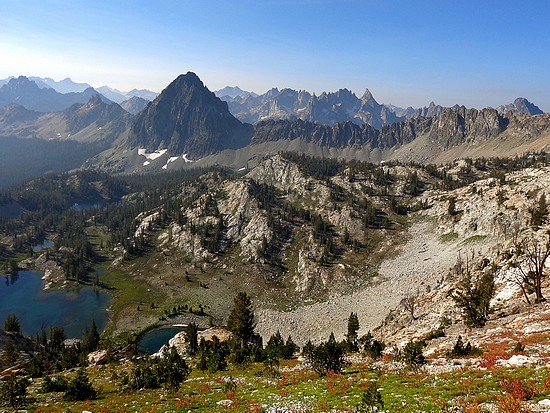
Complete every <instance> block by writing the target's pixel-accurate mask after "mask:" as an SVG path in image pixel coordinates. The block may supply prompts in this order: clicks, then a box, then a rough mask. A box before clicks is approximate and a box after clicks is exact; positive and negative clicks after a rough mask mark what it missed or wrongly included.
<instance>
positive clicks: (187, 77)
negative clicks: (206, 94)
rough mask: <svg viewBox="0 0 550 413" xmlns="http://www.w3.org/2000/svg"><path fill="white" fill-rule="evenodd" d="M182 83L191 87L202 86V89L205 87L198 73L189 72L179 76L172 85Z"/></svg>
mask: <svg viewBox="0 0 550 413" xmlns="http://www.w3.org/2000/svg"><path fill="white" fill-rule="evenodd" d="M176 82H178V83H181V82H184V83H187V84H189V85H192V84H193V85H197V86H200V87H205V86H204V83H202V80H200V78H199V77H198V76H197V74H196V73H194V72H187V73H186V74H181V75H179V76H178V77H177V78H176V80H174V82H172V83H176Z"/></svg>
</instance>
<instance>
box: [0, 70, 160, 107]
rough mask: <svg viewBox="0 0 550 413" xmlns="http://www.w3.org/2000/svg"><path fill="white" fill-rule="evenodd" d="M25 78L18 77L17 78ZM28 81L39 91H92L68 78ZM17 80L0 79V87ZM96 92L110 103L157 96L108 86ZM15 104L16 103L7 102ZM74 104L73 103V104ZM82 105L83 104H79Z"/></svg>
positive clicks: (31, 78) (146, 92)
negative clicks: (122, 90)
mask: <svg viewBox="0 0 550 413" xmlns="http://www.w3.org/2000/svg"><path fill="white" fill-rule="evenodd" d="M21 77H25V76H19V78H21ZM26 78H27V79H28V80H30V81H32V82H34V83H35V84H36V85H37V86H38V87H39V88H40V89H53V90H54V91H56V92H58V93H62V94H67V93H83V92H85V91H86V90H88V89H93V88H92V86H90V85H89V84H88V83H76V82H74V81H72V80H71V79H70V78H66V79H63V80H60V81H55V80H53V79H51V78H49V77H46V78H42V77H36V76H29V77H26ZM13 79H17V78H15V77H13V76H11V77H8V78H7V79H0V87H2V86H4V85H7V84H8V83H9V82H10V81H11V80H13ZM95 90H96V91H97V92H99V93H100V94H101V95H103V96H105V97H106V98H107V99H109V100H110V101H112V102H115V103H122V102H124V101H127V100H129V99H131V98H133V97H139V98H141V99H144V100H147V101H152V100H153V99H155V98H156V97H157V96H158V93H156V92H152V91H150V90H147V89H132V90H131V91H129V92H121V91H119V90H117V89H113V88H110V87H109V86H101V87H98V88H95ZM9 103H17V102H9ZM73 103H74V102H73ZM81 103H83V102H81Z"/></svg>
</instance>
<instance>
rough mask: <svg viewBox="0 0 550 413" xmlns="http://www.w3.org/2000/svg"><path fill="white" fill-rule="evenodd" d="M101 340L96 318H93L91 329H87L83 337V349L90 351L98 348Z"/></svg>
mask: <svg viewBox="0 0 550 413" xmlns="http://www.w3.org/2000/svg"><path fill="white" fill-rule="evenodd" d="M99 340H100V337H99V333H98V331H97V326H96V324H95V320H92V325H91V327H90V330H86V332H85V333H84V336H83V337H82V349H83V350H84V351H85V352H88V353H89V352H91V351H94V350H96V349H97V347H98V346H99Z"/></svg>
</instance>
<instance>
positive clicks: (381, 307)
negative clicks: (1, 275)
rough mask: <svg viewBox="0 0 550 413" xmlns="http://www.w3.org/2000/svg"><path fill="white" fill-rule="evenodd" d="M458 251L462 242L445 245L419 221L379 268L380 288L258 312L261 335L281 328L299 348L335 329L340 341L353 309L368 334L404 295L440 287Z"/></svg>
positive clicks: (364, 332)
mask: <svg viewBox="0 0 550 413" xmlns="http://www.w3.org/2000/svg"><path fill="white" fill-rule="evenodd" d="M460 249H461V246H460V244H459V241H458V240H457V241H454V242H445V243H442V242H441V241H440V238H439V235H438V234H437V233H436V232H435V231H434V229H433V224H432V223H430V222H419V223H416V224H414V225H413V226H412V227H411V228H410V229H409V240H408V241H407V242H406V243H405V244H404V245H403V246H402V247H401V251H400V252H399V253H398V254H397V256H396V257H395V258H392V259H389V260H386V261H384V262H383V263H382V265H381V266H380V270H379V273H380V278H381V280H380V281H379V282H378V283H377V284H376V285H374V286H372V287H369V288H367V289H365V290H362V291H358V292H355V293H353V294H350V295H345V296H338V297H333V298H331V299H330V300H328V301H326V302H322V303H316V304H312V305H308V306H304V307H300V308H298V309H296V310H293V311H290V312H278V311H273V310H260V311H257V318H258V327H257V331H258V332H259V333H260V334H261V335H262V336H263V337H264V338H266V337H270V336H271V334H274V333H275V332H276V331H277V330H280V332H281V334H282V335H283V337H285V338H286V337H287V336H288V335H291V336H292V338H293V340H294V341H295V342H296V343H297V344H298V345H303V344H304V342H305V341H307V339H308V338H309V339H311V340H312V341H313V342H319V341H322V340H326V339H327V338H328V336H329V335H330V332H331V331H332V332H334V334H335V336H336V339H338V340H340V339H343V338H344V335H345V334H346V332H347V319H348V317H349V315H350V313H351V312H352V311H353V312H355V313H357V315H358V318H359V323H360V325H361V327H360V330H359V335H360V336H361V335H363V334H366V333H367V332H368V331H369V330H372V329H374V328H375V327H377V326H378V325H380V323H381V322H382V321H383V320H384V318H385V317H386V316H387V315H388V313H389V312H390V310H392V309H394V308H395V307H397V306H398V305H399V303H400V302H401V300H402V299H403V298H404V297H406V296H407V295H410V294H415V293H416V292H417V290H419V291H420V292H421V293H422V292H425V291H426V288H427V287H428V286H430V287H434V286H436V285H437V284H438V282H439V281H440V280H441V278H442V277H443V276H444V275H446V274H447V270H448V269H449V268H451V267H452V266H453V265H454V264H455V263H456V260H457V256H458V251H459V250H460Z"/></svg>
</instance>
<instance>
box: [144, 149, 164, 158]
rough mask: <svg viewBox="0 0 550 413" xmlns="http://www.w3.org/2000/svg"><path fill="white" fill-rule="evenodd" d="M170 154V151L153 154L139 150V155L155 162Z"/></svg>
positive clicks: (145, 150) (162, 150)
mask: <svg viewBox="0 0 550 413" xmlns="http://www.w3.org/2000/svg"><path fill="white" fill-rule="evenodd" d="M166 152H168V149H161V150H160V151H158V150H157V151H155V152H153V153H147V149H138V155H141V156H145V157H146V158H147V159H150V160H155V159H157V158H159V157H161V156H162V155H164V154H165V153H166Z"/></svg>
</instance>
